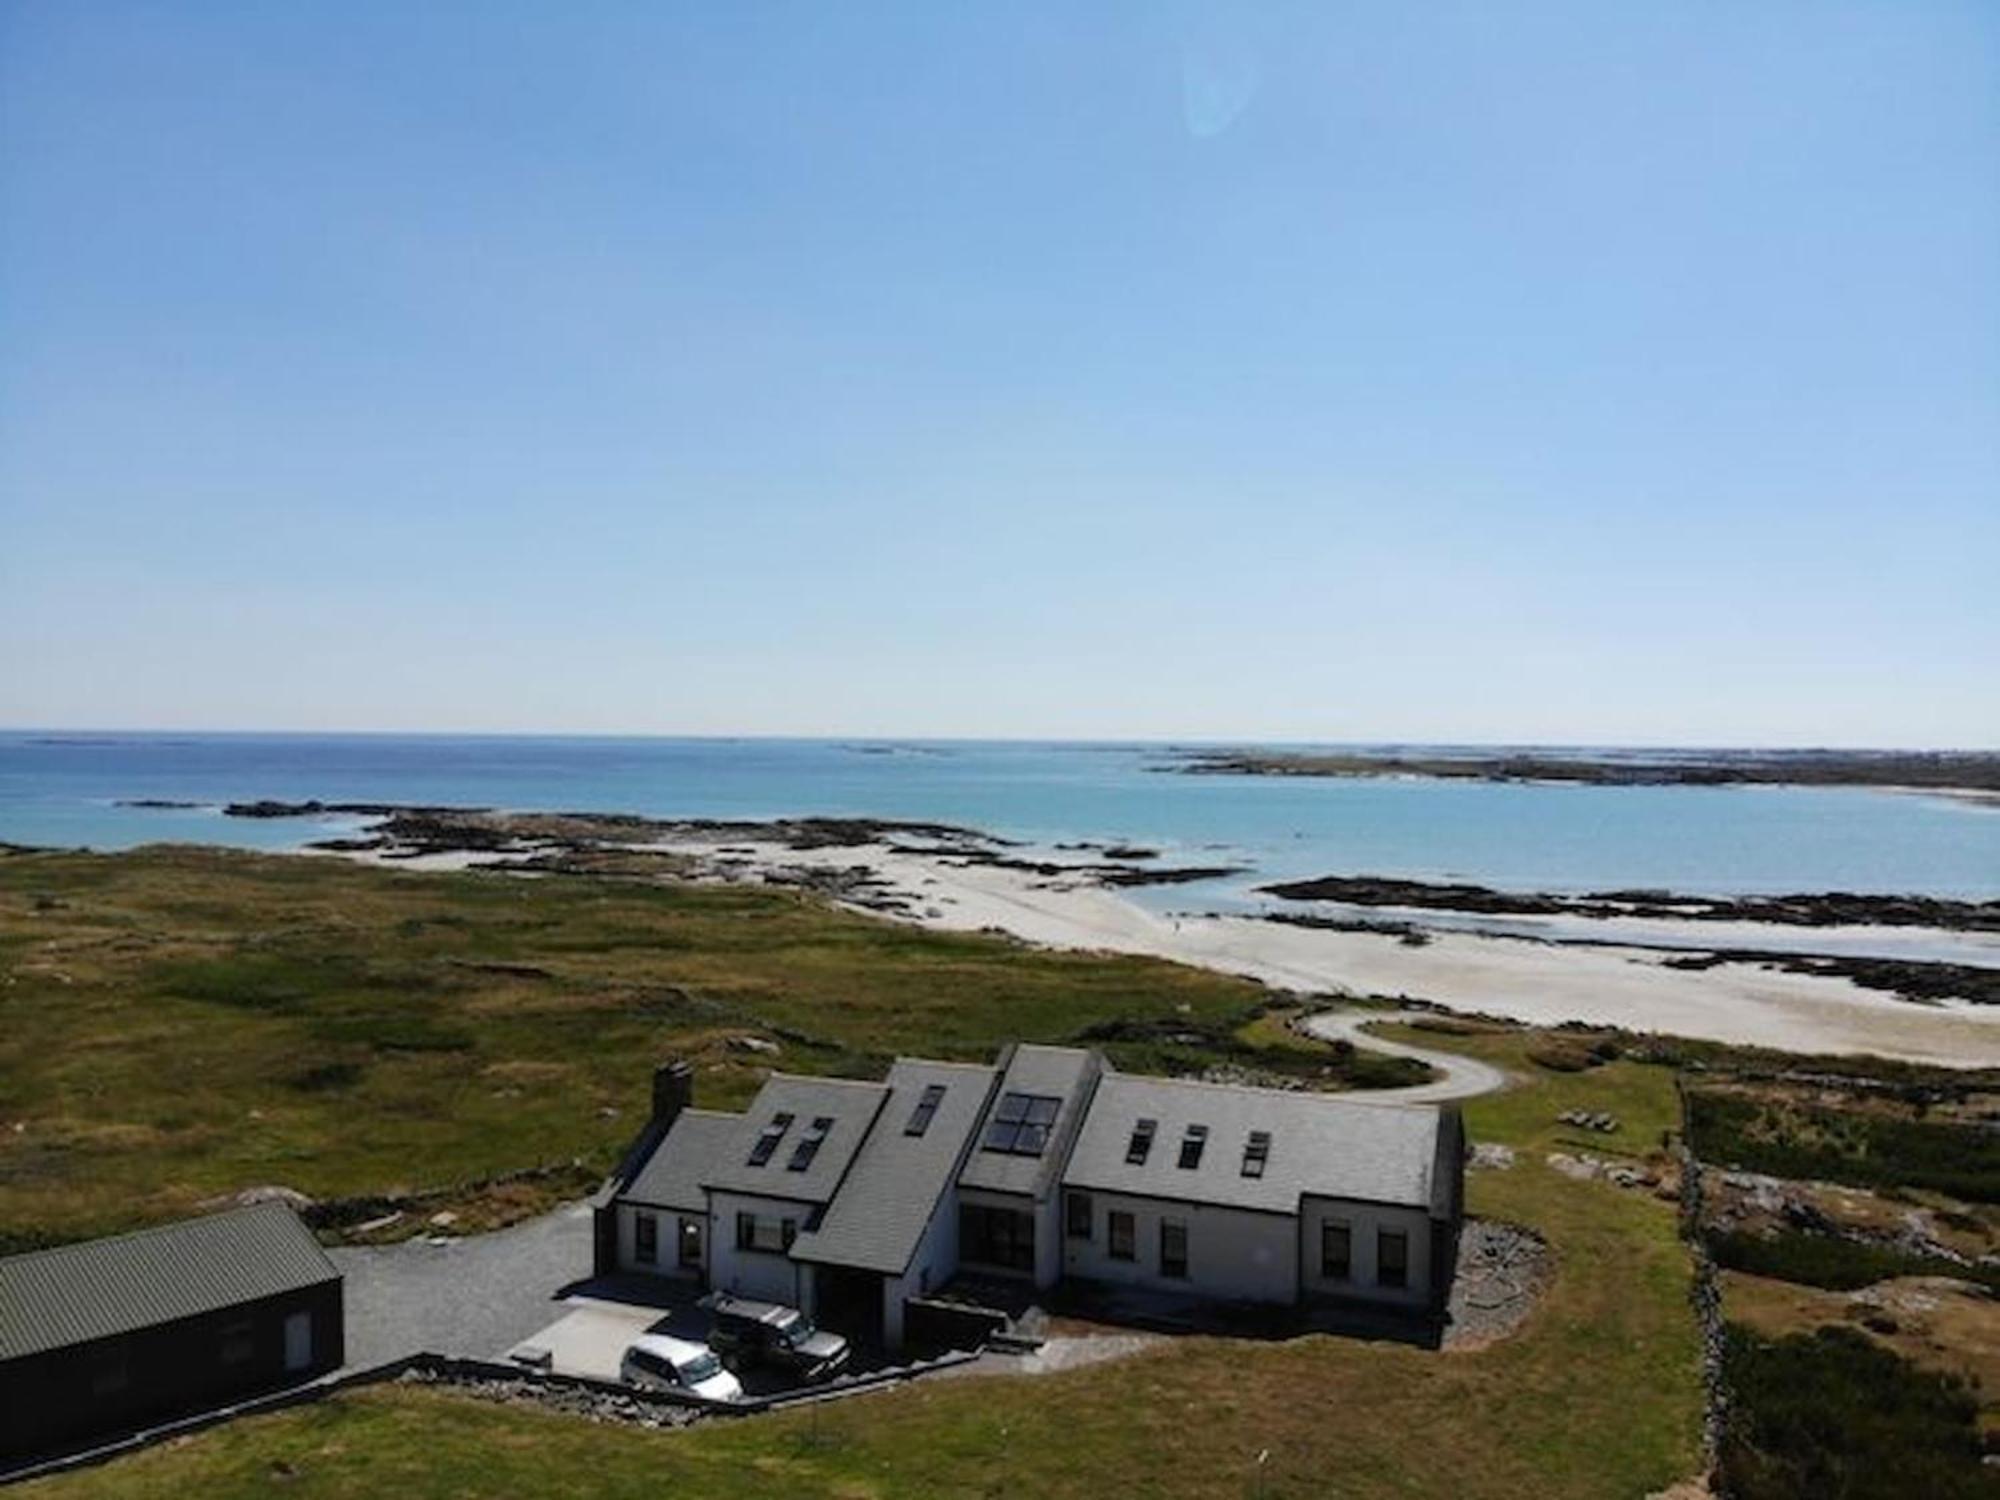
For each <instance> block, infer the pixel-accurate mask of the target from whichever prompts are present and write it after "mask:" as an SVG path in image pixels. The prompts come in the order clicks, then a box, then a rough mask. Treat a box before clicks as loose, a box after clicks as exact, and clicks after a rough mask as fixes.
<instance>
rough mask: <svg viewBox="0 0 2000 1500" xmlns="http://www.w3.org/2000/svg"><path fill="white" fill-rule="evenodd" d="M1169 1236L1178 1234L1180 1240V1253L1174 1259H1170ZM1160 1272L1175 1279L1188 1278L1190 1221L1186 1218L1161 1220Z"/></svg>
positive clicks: (1184, 1279) (1183, 1279)
mask: <svg viewBox="0 0 2000 1500" xmlns="http://www.w3.org/2000/svg"><path fill="white" fill-rule="evenodd" d="M1169 1236H1178V1238H1179V1240H1180V1254H1179V1255H1178V1256H1175V1257H1173V1258H1172V1259H1169V1258H1168V1254H1167V1240H1168V1238H1169ZM1160 1274H1161V1275H1162V1276H1167V1277H1171V1278H1172V1279H1173V1280H1175V1281H1186V1280H1187V1277H1188V1223H1187V1220H1186V1219H1166V1218H1163V1219H1161V1220H1160Z"/></svg>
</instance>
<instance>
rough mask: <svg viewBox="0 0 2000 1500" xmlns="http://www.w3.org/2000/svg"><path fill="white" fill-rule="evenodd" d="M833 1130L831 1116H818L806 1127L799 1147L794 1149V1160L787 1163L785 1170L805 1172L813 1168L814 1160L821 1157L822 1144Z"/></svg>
mask: <svg viewBox="0 0 2000 1500" xmlns="http://www.w3.org/2000/svg"><path fill="white" fill-rule="evenodd" d="M831 1129H833V1117H832V1116H831V1115H819V1116H817V1117H816V1118H815V1119H814V1120H813V1122H812V1124H810V1125H808V1126H807V1127H806V1133H805V1134H804V1135H802V1136H800V1137H799V1143H798V1145H796V1146H794V1147H792V1159H791V1160H790V1161H788V1162H786V1163H785V1170H786V1171H787V1172H803V1171H804V1170H805V1169H806V1168H807V1167H809V1166H811V1165H812V1161H813V1158H814V1157H815V1156H818V1155H819V1148H820V1144H821V1143H822V1142H823V1141H825V1139H826V1133H827V1132H828V1131H829V1130H831Z"/></svg>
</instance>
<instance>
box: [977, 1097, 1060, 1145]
mask: <svg viewBox="0 0 2000 1500" xmlns="http://www.w3.org/2000/svg"><path fill="white" fill-rule="evenodd" d="M1061 1108H1062V1100H1060V1099H1058V1098H1055V1097H1054V1096H1052V1095H1049V1094H1002V1095H1001V1096H1000V1105H999V1107H998V1108H997V1109H995V1110H994V1111H993V1123H992V1124H991V1125H988V1126H987V1127H986V1149H987V1150H988V1151H1008V1152H1012V1153H1013V1154H1014V1155H1016V1156H1040V1155H1041V1154H1042V1148H1043V1147H1044V1146H1046V1145H1047V1144H1048V1143H1049V1127H1050V1126H1051V1125H1053V1124H1055V1121H1056V1111H1057V1110H1059V1109H1061Z"/></svg>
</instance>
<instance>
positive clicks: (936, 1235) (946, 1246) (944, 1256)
mask: <svg viewBox="0 0 2000 1500" xmlns="http://www.w3.org/2000/svg"><path fill="white" fill-rule="evenodd" d="M957 1274H958V1193H957V1191H956V1190H955V1189H951V1188H947V1189H946V1190H945V1191H944V1193H943V1194H942V1195H941V1196H940V1197H939V1199H938V1202H937V1206H936V1207H935V1208H933V1209H932V1210H931V1217H930V1222H929V1223H927V1224H925V1225H924V1232H923V1234H922V1236H921V1237H920V1238H919V1239H918V1240H917V1249H916V1253H915V1254H914V1255H912V1256H911V1257H910V1265H909V1269H908V1270H906V1271H904V1272H903V1274H902V1275H901V1276H884V1277H883V1278H882V1341H883V1342H884V1343H885V1344H887V1345H888V1346H889V1347H890V1348H891V1349H895V1348H898V1347H900V1346H901V1344H902V1342H903V1304H904V1303H905V1302H907V1301H908V1300H909V1299H910V1298H912V1297H921V1296H924V1295H925V1294H926V1293H929V1292H934V1291H936V1290H937V1289H938V1288H939V1287H941V1286H943V1285H944V1284H945V1283H946V1282H947V1281H949V1280H951V1278H952V1277H954V1276H956V1275H957Z"/></svg>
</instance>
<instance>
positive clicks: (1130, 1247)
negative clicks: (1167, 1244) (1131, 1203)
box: [1104, 1208, 1139, 1263]
mask: <svg viewBox="0 0 2000 1500" xmlns="http://www.w3.org/2000/svg"><path fill="white" fill-rule="evenodd" d="M1121 1229H1122V1230H1123V1231H1124V1232H1123V1233H1122V1234H1121V1233H1120V1232H1119V1231H1120V1230H1121ZM1121 1246H1122V1248H1121ZM1104 1253H1105V1254H1106V1255H1107V1256H1108V1257H1109V1258H1110V1259H1112V1260H1122V1261H1126V1262H1131V1263H1136V1262H1137V1261H1138V1259H1139V1216H1138V1215H1137V1214H1135V1213H1133V1212H1132V1211H1131V1210H1130V1209H1128V1208H1114V1209H1111V1210H1110V1211H1109V1212H1107V1213H1106V1214H1105V1216H1104Z"/></svg>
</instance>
